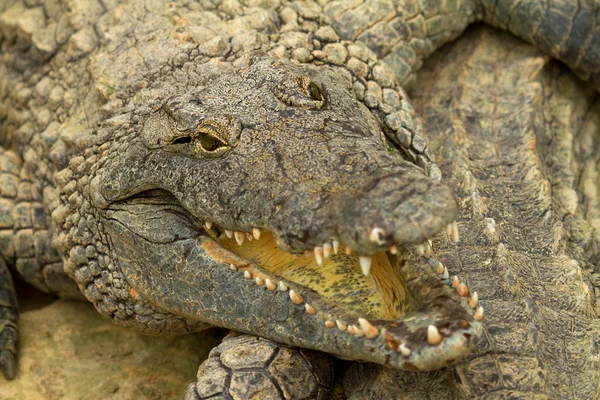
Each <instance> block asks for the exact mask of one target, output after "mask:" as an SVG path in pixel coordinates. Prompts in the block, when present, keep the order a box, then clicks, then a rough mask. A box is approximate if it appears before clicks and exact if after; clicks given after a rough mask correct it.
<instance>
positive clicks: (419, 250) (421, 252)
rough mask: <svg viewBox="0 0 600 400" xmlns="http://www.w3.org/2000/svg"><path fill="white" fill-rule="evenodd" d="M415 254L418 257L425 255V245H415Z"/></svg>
mask: <svg viewBox="0 0 600 400" xmlns="http://www.w3.org/2000/svg"><path fill="white" fill-rule="evenodd" d="M417 253H419V255H421V256H423V255H425V245H424V244H418V245H417Z"/></svg>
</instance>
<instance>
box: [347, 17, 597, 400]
mask: <svg viewBox="0 0 600 400" xmlns="http://www.w3.org/2000/svg"><path fill="white" fill-rule="evenodd" d="M499 60H500V61H499ZM417 83H418V87H419V88H422V90H419V91H417V90H415V91H414V92H413V93H412V96H413V97H412V98H413V101H414V104H415V107H416V109H417V111H418V112H419V113H420V114H422V115H423V117H424V120H425V127H426V128H427V131H428V132H429V133H430V137H429V138H430V142H429V143H430V144H431V146H432V148H434V149H435V150H436V151H435V153H436V154H438V158H437V161H438V162H439V165H440V168H441V170H442V173H443V175H444V177H447V179H448V182H449V183H450V184H452V185H453V187H455V188H456V193H457V195H458V197H459V202H460V204H461V208H460V209H461V211H460V212H459V216H458V219H457V221H458V225H459V227H460V228H461V232H462V236H461V241H460V243H458V244H457V245H453V244H451V243H449V242H448V241H446V240H444V239H443V238H440V240H434V246H433V247H434V257H435V258H437V259H438V260H440V261H441V262H443V263H444V265H446V266H448V267H449V268H450V269H451V270H452V271H455V272H456V273H457V274H458V276H460V277H461V279H464V280H465V281H466V282H468V284H469V288H470V289H472V290H476V291H477V292H478V293H479V294H480V296H479V298H480V300H481V304H483V306H484V308H485V310H486V315H485V319H484V321H485V323H484V336H483V338H484V339H483V340H482V342H481V343H480V345H479V346H478V347H477V349H476V350H475V351H474V352H473V354H472V355H471V356H469V358H468V360H467V361H466V362H464V363H462V364H460V365H458V366H457V367H455V368H452V369H443V370H440V371H436V372H432V373H427V374H425V373H423V374H421V373H420V374H409V373H401V372H395V371H394V372H393V371H391V370H386V369H383V368H371V367H369V366H367V365H364V364H356V365H354V366H353V367H352V368H351V370H350V371H349V373H348V374H346V375H345V376H344V388H345V390H346V393H348V394H349V396H348V397H349V398H351V399H362V398H365V399H367V398H368V399H389V398H410V399H426V398H429V399H431V398H435V399H438V398H465V399H470V398H486V399H487V398H535V399H542V398H549V399H595V398H598V396H599V395H600V379H599V378H600V364H599V362H598V338H599V337H600V321H599V320H598V315H599V311H600V308H599V307H600V302H599V301H598V297H597V296H594V293H598V288H599V283H600V276H599V274H598V256H599V255H600V253H599V252H598V243H599V239H600V237H599V235H598V233H599V230H598V228H600V226H599V224H598V221H599V220H598V217H597V216H598V212H599V211H600V209H599V207H598V184H599V182H600V181H599V180H598V171H599V170H600V169H599V164H598V150H599V146H600V136H599V130H598V126H600V125H599V124H600V102H599V96H598V94H597V93H594V91H592V90H590V88H589V87H587V88H586V87H585V84H582V83H581V82H580V81H578V80H577V79H575V78H573V77H572V76H571V74H570V73H569V72H568V71H566V70H565V68H564V67H563V66H560V65H558V63H556V62H553V61H551V60H549V59H548V57H545V56H544V55H542V54H539V53H537V52H535V50H534V49H532V48H531V47H530V46H527V45H525V44H524V43H522V42H520V41H518V40H516V39H515V38H513V37H511V36H510V35H508V34H502V33H499V32H496V31H494V30H492V29H489V28H478V29H476V30H473V31H470V32H468V33H467V34H466V35H465V37H464V38H461V39H460V40H459V41H458V42H457V43H455V44H452V45H451V46H448V47H446V48H444V49H443V50H442V51H441V54H439V56H436V57H435V58H432V59H431V60H429V61H428V62H427V63H426V64H425V65H424V67H423V69H422V70H421V71H420V73H419V74H418V78H417ZM515 110H517V111H516V112H515ZM576 177H578V178H577V179H576ZM361 396H363V397H361Z"/></svg>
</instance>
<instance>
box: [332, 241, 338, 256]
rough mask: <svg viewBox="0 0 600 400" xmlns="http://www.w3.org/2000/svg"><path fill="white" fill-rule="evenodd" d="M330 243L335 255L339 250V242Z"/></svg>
mask: <svg viewBox="0 0 600 400" xmlns="http://www.w3.org/2000/svg"><path fill="white" fill-rule="evenodd" d="M331 243H332V244H333V254H337V253H338V250H339V249H340V242H338V241H337V240H334V241H333V242H331Z"/></svg>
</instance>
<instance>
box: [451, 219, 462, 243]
mask: <svg viewBox="0 0 600 400" xmlns="http://www.w3.org/2000/svg"><path fill="white" fill-rule="evenodd" d="M450 239H452V241H453V242H454V243H458V241H459V240H460V236H459V234H458V224H457V223H456V221H454V222H453V223H452V232H451V233H450Z"/></svg>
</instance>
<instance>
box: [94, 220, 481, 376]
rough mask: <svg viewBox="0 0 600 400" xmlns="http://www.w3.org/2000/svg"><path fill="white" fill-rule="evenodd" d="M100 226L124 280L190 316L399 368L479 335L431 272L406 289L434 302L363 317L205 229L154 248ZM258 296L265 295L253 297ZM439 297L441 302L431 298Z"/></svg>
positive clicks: (437, 356) (432, 359)
mask: <svg viewBox="0 0 600 400" xmlns="http://www.w3.org/2000/svg"><path fill="white" fill-rule="evenodd" d="M106 229H107V231H108V232H109V234H110V236H111V237H119V238H120V240H117V241H113V242H114V246H115V250H116V251H115V253H116V254H119V259H118V264H119V268H120V269H121V271H122V272H123V274H124V275H125V278H126V280H127V281H128V282H129V284H130V285H131V286H133V288H135V290H136V291H138V292H139V294H140V295H141V296H142V297H143V298H144V299H146V300H147V301H149V302H150V303H153V304H155V305H157V306H158V307H159V308H161V309H164V310H168V311H170V312H172V313H174V314H177V315H180V316H183V317H184V318H189V319H191V320H194V321H202V322H207V323H210V324H213V325H217V326H222V327H226V328H230V329H233V330H237V331H242V332H246V333H250V334H256V335H259V336H263V337H267V338H269V339H272V340H275V341H279V342H283V343H287V344H289V345H296V346H301V347H307V348H313V349H316V350H321V351H325V352H329V353H332V354H334V355H338V356H340V357H343V358H348V359H357V360H362V361H371V362H376V363H379V364H383V365H388V366H390V367H393V368H398V369H405V370H431V369H435V368H440V367H443V366H446V365H448V364H449V363H452V362H455V361H457V360H459V359H461V358H462V357H463V356H465V355H466V354H468V352H469V351H470V349H471V348H472V346H473V345H474V342H475V340H476V338H477V337H478V336H479V335H480V334H481V324H480V323H479V322H478V321H475V320H474V319H473V313H471V312H469V311H468V308H466V307H463V304H461V300H460V297H458V298H457V297H456V295H454V296H453V294H452V293H453V291H452V290H448V288H447V287H445V285H443V284H441V283H440V280H439V278H437V277H436V276H432V277H430V278H433V279H429V278H428V279H420V280H413V283H414V282H415V281H421V282H420V283H418V285H417V286H418V287H413V288H412V290H411V292H414V291H415V290H416V291H419V290H424V289H425V288H426V289H427V290H426V292H427V295H426V296H429V297H430V299H429V300H427V299H425V300H426V301H425V303H427V302H428V301H429V302H430V303H431V304H433V309H431V310H427V311H425V312H419V313H414V314H410V315H409V316H407V317H406V318H402V319H395V320H370V321H369V319H368V317H367V318H365V316H364V315H359V314H357V313H355V312H352V311H349V310H346V309H344V308H340V307H339V306H337V305H336V304H332V303H331V302H330V301H328V300H326V299H324V298H323V297H322V296H321V295H319V294H318V293H316V292H314V291H313V290H311V289H308V288H304V287H302V286H300V285H297V284H295V283H293V282H289V281H286V280H284V279H281V278H279V277H277V276H276V275H273V274H271V273H269V272H268V271H266V270H264V269H262V268H261V267H260V266H257V265H256V264H254V263H252V262H251V261H249V260H247V259H243V258H241V257H239V256H237V255H236V254H234V253H232V252H230V251H227V250H226V249H224V248H222V247H221V246H220V245H218V244H217V243H216V242H215V241H213V240H212V239H210V238H207V237H206V236H203V235H200V236H197V237H195V238H188V239H183V240H177V241H174V242H171V243H164V244H160V245H159V246H161V247H162V249H161V250H160V251H157V249H156V246H157V244H155V243H149V242H148V241H147V240H145V239H144V238H142V237H140V236H139V235H136V234H135V233H133V232H131V231H130V230H129V229H127V228H126V227H125V226H123V225H122V224H120V223H119V222H117V221H114V220H112V221H107V222H106ZM267 280H268V281H267ZM410 280H411V278H410V277H409V279H408V281H409V284H410ZM269 282H271V283H272V284H274V287H272V290H271V289H270V288H269V287H268V283H269ZM419 285H420V286H419ZM271 286H272V285H271ZM267 296H268V297H267ZM265 297H266V298H267V300H266V301H264V302H263V301H259V302H257V301H256V299H261V298H265ZM438 298H439V299H443V301H435V299H438ZM365 321H366V324H365ZM432 323H434V324H436V325H438V326H440V330H439V333H440V334H441V335H442V336H443V340H442V341H441V343H439V344H437V345H435V346H432V345H428V344H427V329H428V326H429V325H431V324H432ZM370 327H371V328H373V329H370ZM368 336H369V337H368ZM400 346H402V347H400ZM404 349H409V350H410V354H408V355H407V354H406V353H403V352H402V351H403V350H404Z"/></svg>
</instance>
